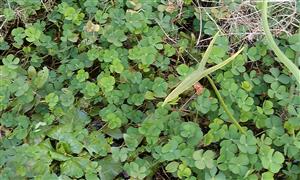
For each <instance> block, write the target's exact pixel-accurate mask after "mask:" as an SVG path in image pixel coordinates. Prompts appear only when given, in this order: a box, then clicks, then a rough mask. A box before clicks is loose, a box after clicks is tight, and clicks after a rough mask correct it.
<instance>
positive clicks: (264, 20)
mask: <svg viewBox="0 0 300 180" xmlns="http://www.w3.org/2000/svg"><path fill="white" fill-rule="evenodd" d="M262 25H263V29H264V31H265V34H266V38H267V41H268V44H269V46H270V47H271V49H272V50H273V51H274V53H275V54H276V56H277V57H278V60H279V61H280V62H281V63H283V64H284V65H285V66H286V67H287V68H288V69H289V71H291V72H292V74H293V75H294V77H295V78H296V81H297V82H298V83H299V84H300V70H299V68H298V67H297V66H296V65H295V64H294V63H293V62H292V61H291V60H290V59H289V58H288V57H286V56H285V54H284V53H283V52H282V51H281V50H280V49H279V47H278V46H277V44H276V43H275V41H274V39H273V37H272V34H271V32H270V27H269V24H268V2H267V0H264V1H263V6H262Z"/></svg>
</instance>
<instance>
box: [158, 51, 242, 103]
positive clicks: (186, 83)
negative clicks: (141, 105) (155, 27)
mask: <svg viewBox="0 0 300 180" xmlns="http://www.w3.org/2000/svg"><path fill="white" fill-rule="evenodd" d="M243 49H244V48H241V49H240V50H239V51H238V52H236V53H235V54H233V55H232V56H231V57H229V58H228V59H226V60H225V61H223V62H221V63H219V64H217V65H215V66H213V67H211V68H208V69H206V70H201V69H199V68H198V69H197V70H195V71H194V72H193V73H191V74H190V75H189V76H187V77H186V78H185V79H184V80H183V81H182V82H181V83H180V84H179V85H178V86H177V87H176V88H175V89H174V90H173V91H172V92H171V93H170V94H169V95H168V96H167V97H166V99H165V101H164V102H163V106H164V105H166V104H167V103H168V102H170V101H172V100H173V99H175V98H176V97H178V96H179V95H180V94H182V93H183V92H184V91H186V90H187V89H188V88H190V87H191V86H192V85H194V84H195V83H196V82H197V81H199V80H201V79H202V78H203V77H205V76H207V75H209V74H211V73H212V72H214V71H216V70H218V69H220V68H222V67H223V66H225V65H226V64H228V63H229V62H231V61H232V60H234V59H235V57H236V56H237V55H239V54H240V53H241V52H242V51H243Z"/></svg>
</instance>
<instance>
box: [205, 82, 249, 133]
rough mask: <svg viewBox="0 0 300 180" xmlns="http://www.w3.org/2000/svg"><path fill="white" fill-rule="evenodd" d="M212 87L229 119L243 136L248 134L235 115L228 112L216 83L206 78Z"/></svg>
mask: <svg viewBox="0 0 300 180" xmlns="http://www.w3.org/2000/svg"><path fill="white" fill-rule="evenodd" d="M206 77H207V79H208V81H209V83H210V85H211V86H212V88H213V89H214V91H215V94H216V95H217V97H218V99H219V101H220V103H221V106H222V107H223V109H224V111H225V112H226V114H227V115H228V117H229V119H230V120H231V122H232V123H233V124H234V125H235V126H236V127H237V128H238V129H239V130H240V132H241V133H243V134H246V131H245V130H244V129H243V128H242V126H241V125H240V124H239V123H238V121H237V120H236V119H235V118H234V117H233V115H232V114H231V112H230V111H229V110H228V108H227V106H226V104H225V102H224V99H223V98H222V96H221V94H220V92H219V90H218V88H217V87H216V85H215V83H214V81H213V80H212V79H211V78H210V77H209V76H206Z"/></svg>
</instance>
